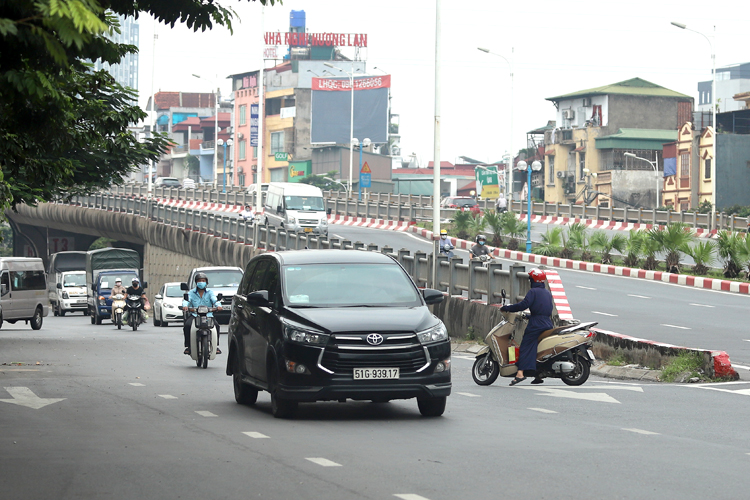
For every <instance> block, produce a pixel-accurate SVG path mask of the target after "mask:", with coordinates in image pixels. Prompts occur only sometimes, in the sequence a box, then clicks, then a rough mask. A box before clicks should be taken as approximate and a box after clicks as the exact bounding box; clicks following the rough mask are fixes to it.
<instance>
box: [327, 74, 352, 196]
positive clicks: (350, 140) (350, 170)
mask: <svg viewBox="0 0 750 500" xmlns="http://www.w3.org/2000/svg"><path fill="white" fill-rule="evenodd" d="M323 65H324V66H328V67H329V68H333V69H335V70H338V71H341V72H342V73H346V75H347V76H348V77H349V88H350V89H352V102H351V105H350V116H349V196H351V194H352V168H353V165H354V63H352V71H351V72H349V71H346V70H343V69H341V68H339V67H336V66H334V65H333V64H331V63H323Z"/></svg>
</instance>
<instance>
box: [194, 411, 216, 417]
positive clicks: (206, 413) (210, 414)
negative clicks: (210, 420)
mask: <svg viewBox="0 0 750 500" xmlns="http://www.w3.org/2000/svg"><path fill="white" fill-rule="evenodd" d="M195 413H197V414H198V415H200V416H201V417H218V415H216V414H214V413H211V412H210V411H206V410H198V411H196V412H195Z"/></svg>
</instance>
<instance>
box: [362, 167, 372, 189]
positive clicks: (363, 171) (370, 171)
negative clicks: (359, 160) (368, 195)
mask: <svg viewBox="0 0 750 500" xmlns="http://www.w3.org/2000/svg"><path fill="white" fill-rule="evenodd" d="M359 172H360V173H361V174H371V173H372V170H370V165H368V164H367V162H365V164H364V165H362V170H360V171H359ZM368 187H369V186H368Z"/></svg>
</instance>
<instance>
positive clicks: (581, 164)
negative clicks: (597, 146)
mask: <svg viewBox="0 0 750 500" xmlns="http://www.w3.org/2000/svg"><path fill="white" fill-rule="evenodd" d="M584 168H586V153H578V178H579V179H580V180H583V179H584V177H586V173H585V172H584V171H583V169H584Z"/></svg>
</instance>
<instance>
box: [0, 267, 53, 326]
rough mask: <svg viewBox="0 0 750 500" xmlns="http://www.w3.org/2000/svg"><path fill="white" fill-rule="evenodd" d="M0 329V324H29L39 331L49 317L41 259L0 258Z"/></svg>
mask: <svg viewBox="0 0 750 500" xmlns="http://www.w3.org/2000/svg"><path fill="white" fill-rule="evenodd" d="M0 306H1V307H2V313H0V326H2V324H3V321H7V322H8V323H11V324H13V323H15V322H16V321H19V320H23V321H25V322H26V324H29V323H31V328H32V329H33V330H39V329H40V328H42V322H43V321H44V317H45V316H47V314H49V297H48V296H47V275H46V274H45V272H44V263H43V262H42V259H38V258H28V257H0Z"/></svg>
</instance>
